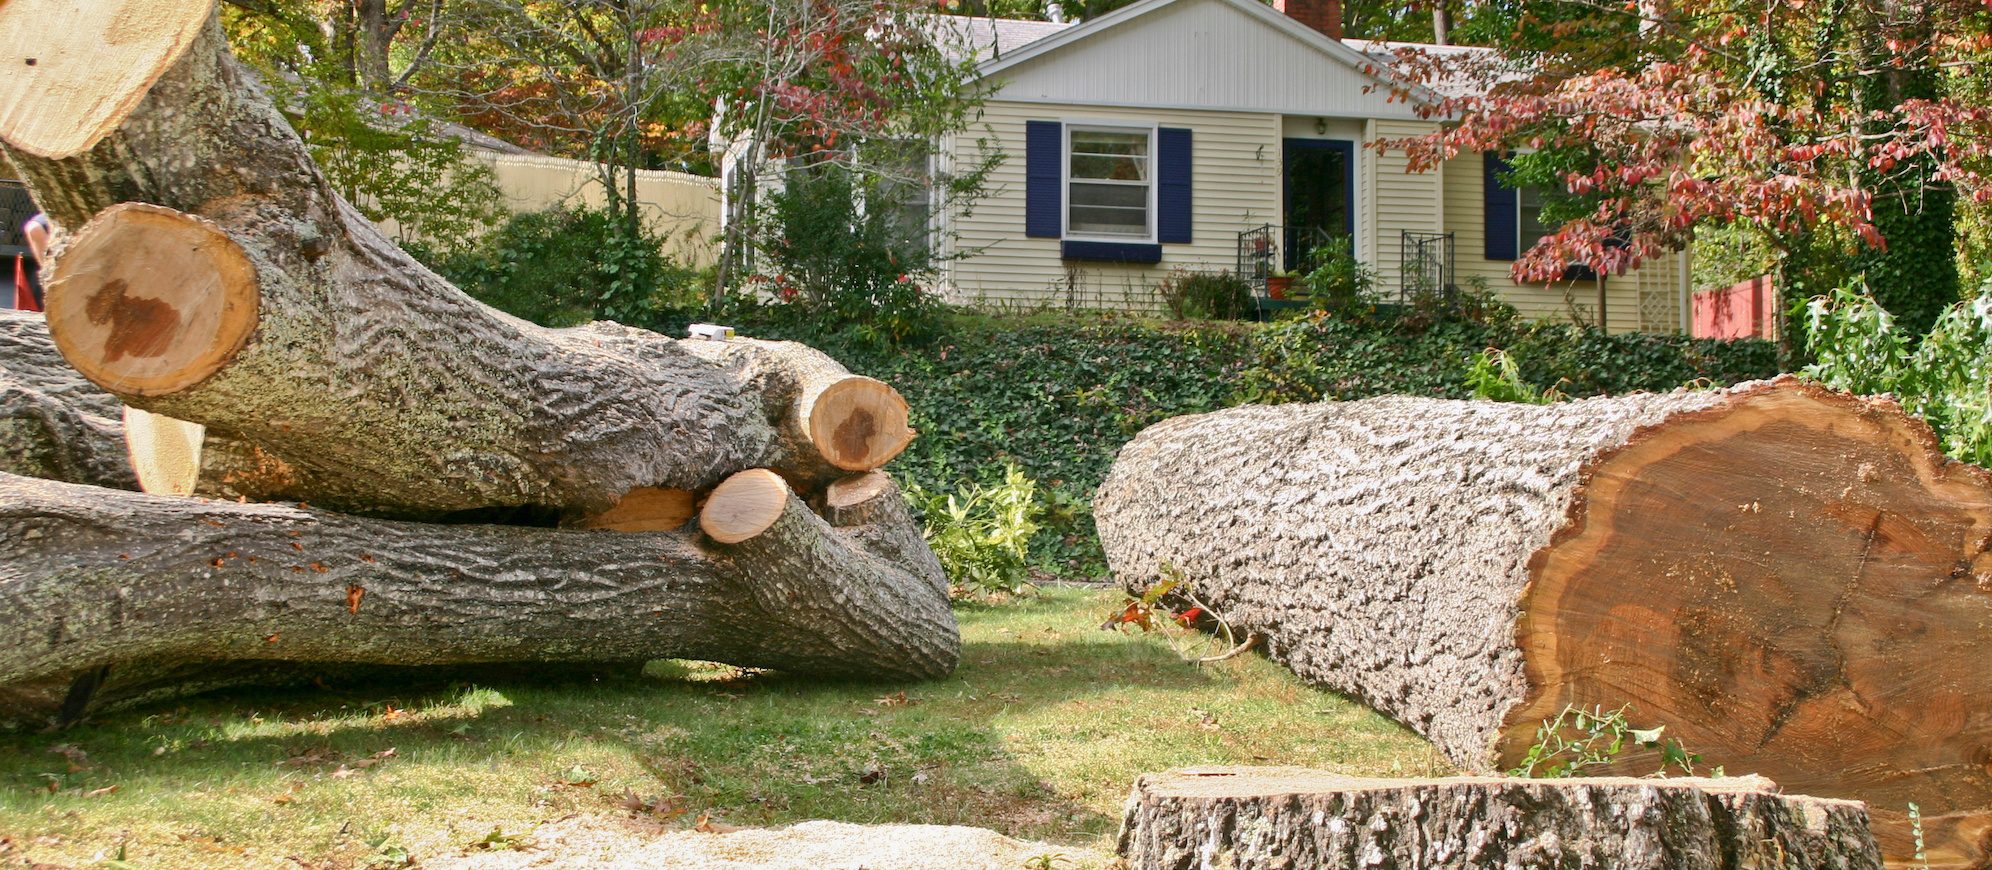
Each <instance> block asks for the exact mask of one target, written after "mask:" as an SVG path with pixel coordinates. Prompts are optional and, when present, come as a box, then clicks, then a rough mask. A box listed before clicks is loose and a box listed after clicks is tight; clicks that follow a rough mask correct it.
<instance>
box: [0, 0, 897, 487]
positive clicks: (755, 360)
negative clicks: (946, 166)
mask: <svg viewBox="0 0 1992 870" xmlns="http://www.w3.org/2000/svg"><path fill="white" fill-rule="evenodd" d="M126 5H127V6H128V5H130V4H126ZM55 7H60V8H61V9H64V10H66V9H68V7H69V4H65V3H60V2H53V0H12V2H9V3H7V4H5V5H4V6H0V31H4V32H22V31H23V30H35V29H38V28H34V27H31V26H29V25H28V24H27V23H26V22H31V21H34V20H37V19H38V17H47V16H48V15H49V13H50V12H51V10H52V9H55ZM151 7H156V8H151V13H150V14H153V15H154V17H157V18H159V19H160V20H159V21H155V22H150V24H149V26H156V28H155V29H156V33H157V34H165V35H166V36H160V38H157V39H150V40H141V41H137V42H133V41H131V40H123V41H120V40H118V39H111V38H109V35H111V34H114V33H118V32H122V31H123V30H124V29H129V26H128V24H127V23H126V22H127V20H128V18H129V15H128V14H127V12H128V10H126V11H123V12H119V13H117V14H99V12H100V11H101V10H95V9H93V10H92V11H90V12H88V13H87V14H82V15H78V16H74V17H73V22H72V23H73V25H74V26H73V27H66V28H65V33H66V34H67V35H66V36H65V44H66V45H72V44H73V45H74V46H76V48H75V50H73V51H54V50H51V51H48V52H43V59H42V60H41V62H38V63H37V64H35V65H34V66H32V67H27V68H23V69H22V70H17V71H16V74H14V75H10V76H9V77H8V78H7V79H5V80H3V81H0V141H4V143H5V148H6V151H7V156H8V157H9V158H10V159H11V160H12V161H13V162H14V164H15V165H16V166H17V167H18V168H19V170H20V172H21V174H22V176H23V179H24V180H25V181H26V182H27V184H28V186H29V188H30V190H31V191H32V192H33V194H34V195H35V197H36V200H37V201H38V202H39V203H41V205H42V207H43V208H44V209H46V210H47V211H48V212H49V213H50V214H51V216H53V217H54V218H55V219H56V220H57V221H58V223H60V224H61V225H62V226H63V228H64V230H65V232H64V233H63V234H62V236H61V238H60V239H59V241H58V243H57V245H56V248H55V257H54V258H55V264H54V266H53V268H52V270H51V274H50V278H49V282H48V308H49V322H50V324H51V330H52V333H53V335H54V337H55V340H56V342H57V344H58V345H59V346H60V347H61V349H62V352H63V355H64V356H65V357H67V358H68V360H69V361H70V362H71V363H72V364H73V365H74V366H75V367H76V368H77V370H79V371H81V372H82V373H83V374H84V375H86V376H87V377H89V378H90V379H91V380H92V381H94V382H96V383H98V384H100V385H102V386H103V387H104V388H105V389H107V390H109V391H111V392H113V393H115V394H116V395H118V396H119V398H121V399H123V400H124V401H125V402H126V403H127V404H130V405H132V406H133V407H137V408H142V409H145V410H148V411H154V412H157V413H160V414H163V415H165V416H168V417H172V418H176V419H181V420H187V421H191V422H194V423H199V424H203V425H205V426H207V427H208V428H209V429H210V430H211V431H212V432H213V433H214V434H216V435H217V436H220V437H223V438H227V439H233V440H237V441H242V442H246V443H248V444H252V445H254V446H255V447H256V448H258V449H260V450H261V451H263V452H264V453H265V454H267V455H268V457H270V458H271V459H273V460H275V461H277V462H280V463H282V464H283V465H284V466H285V467H287V468H288V469H289V471H290V473H289V474H288V475H284V476H280V477H273V478H271V480H272V481H281V482H282V483H283V484H284V485H283V486H282V487H281V488H278V489H272V490H267V491H262V492H258V493H255V494H253V495H251V494H249V493H244V494H245V495H251V497H257V496H260V497H264V498H279V497H281V498H289V499H303V500H307V501H310V502H311V503H314V504H323V505H327V506H336V507H340V508H342V509H346V510H351V511H356V512H365V513H371V514H377V515H382V516H396V517H410V518H414V517H428V516H435V515H441V514H448V513H451V512H456V511H469V510H479V509H485V508H492V507H518V506H531V507H534V508H538V509H542V510H546V511H550V512H556V513H561V514H566V515H569V516H570V517H573V516H578V517H581V518H584V519H585V517H587V516H590V515H594V514H599V513H602V512H604V511H607V510H609V509H610V508H611V507H612V506H614V505H615V504H616V503H617V502H618V501H620V500H621V498H622V497H623V496H624V495H625V494H626V493H629V492H631V491H632V490H635V489H638V488H643V487H656V488H670V489H684V490H701V489H707V488H710V487H712V486H713V485H715V484H717V483H718V482H719V481H720V480H722V479H724V478H725V477H726V476H727V475H730V474H732V473H734V472H736V471H739V470H742V469H746V468H754V467H768V468H774V469H777V470H779V471H781V472H782V473H784V475H785V476H787V477H788V478H789V479H790V480H791V481H792V482H794V483H796V484H797V485H798V486H799V487H801V488H803V489H804V490H808V489H812V488H814V487H816V486H818V485H821V484H824V483H827V482H829V481H830V480H832V479H834V478H836V477H839V476H842V475H844V474H847V473H849V472H851V471H863V470H867V469H870V468H875V467H877V466H878V465H880V464H882V463H884V462H885V461H886V460H888V459H890V458H891V457H892V456H893V455H896V454H897V453H898V452H899V451H900V450H901V449H903V448H904V447H905V445H906V443H907V441H908V440H909V439H910V438H911V437H912V432H911V430H910V429H908V428H907V427H906V414H905V410H906V408H905V403H904V402H903V401H902V400H900V398H899V396H898V395H897V393H895V392H894V391H893V390H892V389H891V388H890V387H889V386H886V385H884V384H881V383H879V382H877V381H875V380H872V379H869V378H863V377H860V376H856V375H852V374H851V373H850V372H848V371H845V370H844V369H843V368H842V367H841V366H839V365H837V364H836V363H835V362H834V361H831V360H829V359H828V358H827V357H824V356H823V355H822V354H820V353H817V352H816V351H813V350H811V349H809V348H807V347H804V346H802V345H797V344H792V343H786V342H757V341H751V340H736V341H727V342H681V341H673V340H670V339H665V338H663V337H661V336H657V335H654V334H652V333H647V332H643V331H641V330H634V329H628V328H624V327H620V326H616V325H614V324H591V325H589V326H585V327H579V328H575V329H568V330H550V329H543V328H540V327H537V326H534V325H532V324H528V323H525V322H523V321H520V320H518V319H516V318H512V317H509V316H506V315H504V314H501V313H499V312H497V311H494V310H492V309H490V308H489V307H487V306H485V305H483V304H481V303H478V302H476V301H475V300H473V299H471V298H470V297H468V296H466V295H464V294H463V293H461V292H460V291H458V290H457V289H456V288H454V287H452V286H450V285H449V284H448V283H447V282H445V281H443V280H442V279H440V278H438V277H437V276H436V275H434V274H433V273H431V272H430V271H429V270H427V269H425V268H423V267H422V266H421V265H420V264H418V263H416V262H415V261H414V260H412V259H410V258H409V257H408V256H406V255H405V254H403V253H402V252H401V251H400V250H399V249H398V248H396V247H395V246H394V245H393V243H392V242H390V241H389V240H388V239H386V238H385V237H384V236H382V235H381V234H380V233H379V232H378V231H377V230H376V229H375V228H374V227H373V225H372V224H371V223H370V222H368V221H367V220H366V219H365V218H364V217H363V216H361V215H360V214H359V213H358V212H357V211H355V210H354V209H353V208H352V207H351V206H349V205H347V204H346V203H344V202H343V201H341V200H340V199H339V197H338V196H337V195H336V193H335V192H334V191H333V190H332V189H331V187H330V185H329V184H327V183H326V181H325V179H324V178H323V176H322V175H321V174H320V173H319V172H318V170H317V169H316V167H315V166H314V165H313V164H312V162H311V158H310V156H309V154H308V153H307V151H306V149H305V147H304V145H303V143H302V142H301V141H299V140H298V138H297V136H296V135H295V134H294V133H292V132H291V130H290V128H289V126H288V125H287V124H286V123H285V121H284V119H283V118H282V116H281V115H280V114H279V113H278V112H277V111H276V109H275V108H274V107H273V106H271V104H270V103H269V101H268V100H267V99H266V98H265V97H264V96H263V95H262V93H261V91H260V90H259V89H258V87H257V86H256V84H255V83H254V77H253V74H252V73H250V72H249V71H248V70H246V69H245V68H244V67H243V66H242V65H241V64H240V63H238V62H237V61H236V60H235V59H234V58H233V57H232V56H230V55H229V54H228V51H227V47H226V42H225V40H224V38H223V36H222V33H221V29H220V25H219V23H218V19H217V18H215V17H214V15H213V11H212V9H211V7H210V5H209V4H179V3H169V2H163V0H161V2H157V3H154V4H151ZM149 8H150V7H149ZM119 9H123V7H119ZM93 30H94V31H97V32H96V33H95V35H94V36H93V35H92V32H93ZM168 36H170V38H167V37H168ZM105 45H114V46H117V50H116V51H104V50H99V49H93V48H90V47H91V46H105ZM120 65H121V66H120ZM107 67H117V68H118V69H117V71H116V72H117V74H115V75H113V74H111V72H107V71H106V70H107ZM79 93H82V94H87V95H89V96H90V99H83V98H80V97H79V96H78V94H79ZM52 94H53V95H60V99H57V98H56V97H52V96H50V95H52ZM79 113H80V114H79ZM49 115H56V116H59V117H64V118H66V120H64V121H62V122H60V123H57V122H53V121H49V120H48V116H49ZM135 203H147V204H148V205H136V204H135Z"/></svg>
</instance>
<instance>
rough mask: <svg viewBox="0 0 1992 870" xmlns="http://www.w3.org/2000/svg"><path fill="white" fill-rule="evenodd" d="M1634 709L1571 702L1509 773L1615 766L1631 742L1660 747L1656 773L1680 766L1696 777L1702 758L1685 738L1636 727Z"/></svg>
mask: <svg viewBox="0 0 1992 870" xmlns="http://www.w3.org/2000/svg"><path fill="white" fill-rule="evenodd" d="M1630 710H1632V705H1631V704H1625V705H1623V706H1620V707H1619V708H1618V709H1616V710H1606V709H1604V707H1602V706H1594V707H1592V708H1591V709H1589V710H1586V709H1584V708H1582V707H1578V706H1575V705H1568V706H1565V707H1564V708H1563V710H1562V712H1559V713H1557V714H1556V717H1555V718H1552V719H1545V720H1543V723H1542V725H1541V726H1539V727H1537V728H1536V742H1535V743H1534V745H1531V746H1530V747H1529V750H1528V754H1527V755H1525V756H1523V758H1522V763H1521V764H1520V765H1517V766H1516V767H1515V768H1514V769H1512V770H1509V771H1508V775H1509V776H1529V777H1564V776H1579V775H1581V774H1580V773H1579V772H1580V771H1582V770H1584V769H1585V768H1587V767H1602V766H1609V765H1611V764H1613V763H1615V762H1616V761H1617V760H1618V756H1619V753H1621V752H1624V751H1625V750H1626V749H1627V748H1628V744H1630V745H1635V746H1642V747H1645V748H1647V749H1657V750H1659V752H1660V769H1659V770H1657V771H1654V772H1653V773H1652V774H1651V775H1652V776H1666V775H1667V771H1668V769H1669V768H1679V769H1680V770H1681V774H1682V775H1683V776H1694V775H1695V765H1696V764H1698V763H1700V762H1701V760H1702V758H1701V756H1700V755H1696V754H1694V753H1691V752H1689V751H1687V749H1685V748H1683V747H1682V746H1681V742H1680V741H1679V740H1676V739H1674V738H1672V737H1667V738H1664V739H1663V738H1662V737H1661V734H1662V732H1664V731H1666V730H1667V726H1665V725H1662V726H1660V727H1658V728H1645V729H1641V728H1634V727H1632V723H1631V722H1630V721H1628V720H1627V719H1626V713H1627V712H1628V711H1630ZM1710 775H1711V776H1718V777H1719V776H1722V775H1723V772H1722V768H1720V767H1717V768H1715V769H1714V770H1713V771H1711V773H1710Z"/></svg>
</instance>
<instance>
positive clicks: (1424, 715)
mask: <svg viewBox="0 0 1992 870" xmlns="http://www.w3.org/2000/svg"><path fill="white" fill-rule="evenodd" d="M1094 510H1095V513H1096V516H1097V518H1098V522H1099V528H1100V536H1101V540H1102V543H1103V544H1104V546H1105V549H1106V552H1107V556H1108V559H1109V561H1110V563H1111V565H1112V567H1113V569H1114V571H1115V573H1116V574H1117V575H1118V577H1119V578H1120V579H1121V581H1122V582H1123V583H1125V584H1128V585H1130V586H1131V587H1135V588H1145V587H1146V586H1148V585H1149V584H1152V583H1154V582H1156V581H1157V580H1158V579H1159V578H1161V577H1163V576H1165V575H1180V576H1182V577H1183V578H1185V579H1186V580H1187V581H1188V582H1190V583H1191V584H1193V587H1194V588H1195V590H1196V591H1197V593H1198V595H1199V596H1201V597H1202V598H1203V599H1204V600H1205V601H1207V602H1209V603H1210V604H1212V605H1213V606H1214V607H1215V608H1216V610H1217V611H1218V612H1220V613H1222V614H1224V616H1225V617H1227V618H1228V619H1229V620H1230V622H1231V624H1232V626H1233V628H1234V629H1237V630H1240V631H1252V632H1257V633H1258V634H1260V635H1261V636H1263V638H1264V640H1265V648H1266V649H1267V651H1268V652H1269V654H1270V655H1272V656H1273V657H1274V658H1275V659H1277V660H1279V661H1281V662H1283V663H1285V664H1286V665H1287V666H1289V667H1291V668H1292V669H1293V670H1294V671H1295V672H1296V673H1298V674H1300V675H1301V676H1302V677H1304V678H1306V679H1307V680H1309V681H1311V682H1314V683H1317V684H1320V685H1323V686H1326V687H1329V688H1332V689H1335V690H1337V691H1341V692H1344V693H1347V694H1349V695H1351V696H1353V697H1355V698H1357V699H1359V700H1361V701H1362V702H1363V703H1365V704H1368V705H1370V706H1371V707H1374V708H1375V709H1377V710H1379V711H1381V712H1383V713H1385V714H1387V715H1389V716H1391V717H1393V718H1395V719H1397V720H1398V721H1400V722H1403V723H1405V724H1406V725H1407V726H1409V727H1411V728H1412V729H1414V730H1416V731H1417V732H1418V733H1420V734H1423V735H1425V736H1426V737H1428V738H1429V739H1431V740H1432V742H1433V743H1434V744H1436V745H1437V746H1438V748H1439V749H1440V750H1441V751H1442V752H1443V753H1444V754H1445V755H1446V756H1447V757H1448V758H1450V759H1451V760H1452V761H1454V762H1455V763H1457V764H1459V765H1460V766H1462V767H1464V768H1466V769H1468V770H1470V771H1475V772H1491V771H1497V770H1503V769H1507V768H1509V767H1512V766H1515V765H1516V764H1517V763H1518V762H1519V761H1520V760H1521V759H1522V757H1523V756H1524V755H1525V753H1526V751H1527V749H1528V748H1529V746H1530V745H1531V744H1532V743H1534V742H1535V740H1536V729H1537V727H1538V725H1539V724H1540V723H1542V722H1543V721H1544V720H1546V719H1549V718H1551V717H1554V716H1556V715H1557V713H1558V712H1559V711H1561V710H1563V709H1564V708H1565V707H1566V705H1574V706H1578V707H1583V708H1589V707H1592V706H1602V707H1604V708H1605V709H1608V710H1609V709H1614V708H1617V707H1618V706H1620V705H1621V704H1625V703H1628V702H1629V703H1631V704H1632V705H1633V707H1634V709H1633V711H1632V713H1631V714H1630V715H1631V716H1632V718H1633V719H1634V721H1635V724H1641V725H1644V726H1648V727H1650V726H1655V725H1662V724H1664V725H1665V726H1666V728H1667V731H1666V735H1667V736H1668V737H1672V738H1677V739H1679V741H1680V742H1681V743H1682V744H1683V745H1685V746H1686V747H1687V748H1689V749H1690V750H1692V751H1695V752H1699V753H1701V754H1702V755H1703V756H1704V757H1705V759H1706V761H1705V763H1706V764H1708V765H1722V766H1724V767H1725V768H1726V769H1727V770H1728V771H1729V772H1731V773H1759V774H1763V775H1765V776H1769V777H1771V778H1773V779H1775V780H1777V781H1778V782H1780V783H1783V784H1784V785H1785V786H1786V787H1788V788H1791V789H1794V790H1797V791H1802V792H1804V793H1807V794H1814V795H1821V796H1826V797H1842V798H1854V799H1859V800H1863V801H1866V802H1867V803H1868V805H1869V806H1870V807H1871V808H1872V810H1873V813H1874V816H1875V820H1876V823H1877V831H1878V833H1879V835H1880V837H1881V839H1882V845H1883V848H1884V850H1885V851H1886V852H1887V853H1888V854H1889V855H1890V857H1891V858H1892V859H1895V858H1905V857H1906V856H1907V855H1908V854H1909V853H1910V852H1911V851H1912V850H1913V846H1912V845H1911V844H1910V838H1909V833H1910V831H1909V825H1908V824H1907V819H1906V817H1905V815H1904V813H1905V812H1906V811H1907V809H1908V805H1909V804H1910V803H1912V802H1913V803H1916V804H1918V805H1920V807H1921V811H1922V813H1923V822H1922V824H1923V828H1924V833H1925V836H1926V838H1927V840H1928V842H1929V848H1928V851H1929V854H1930V856H1931V862H1932V865H1933V866H1948V867H1987V866H1992V680H1988V678H1987V677H1986V675H1987V674H1992V630H1988V627H1992V556H1988V555H1987V546H1988V540H1989V539H1992V477H1989V476H1988V475H1987V473H1986V472H1985V471H1984V470H1983V469H1979V468H1976V467H1973V466H1967V465H1962V464H1958V463H1954V462H1950V461H1948V460H1946V459H1945V458H1944V457H1943V455H1942V454H1941V453H1940V452H1939V451H1938V449H1937V445H1936V442H1935V439H1934V438H1933V437H1932V436H1931V434H1930V432H1929V430H1928V428H1927V427H1925V426H1923V425H1922V424H1920V423H1917V422H1915V421H1912V420H1910V419H1908V418H1907V417H1905V416H1904V415H1903V414H1902V413H1901V412H1900V410H1899V409H1898V408H1896V407H1895V405H1894V404H1893V403H1890V402H1887V401H1882V400H1866V399H1859V398H1855V397H1850V396H1846V395H1842V394H1836V393H1833V392H1830V391H1828V390H1825V389H1823V388H1820V387H1818V386H1816V385H1810V384H1804V383H1800V382H1798V381H1796V380H1794V379H1790V378H1783V379H1780V380H1778V381H1773V382H1759V383H1754V384H1748V385H1743V386H1740V387H1737V388H1734V389H1731V390H1727V391H1711V392H1678V393H1672V394H1667V395H1632V396H1623V397H1615V398H1601V399H1589V400H1584V401H1578V402H1569V403H1562V404H1554V405H1542V406H1537V405H1520V404H1502V403H1492V402H1457V401H1445V400H1435V399H1417V398H1409V397H1388V398H1381V399H1372V400H1367V401H1361V402H1348V403H1327V404H1319V405H1286V406H1279V407H1247V408H1238V409H1233V410H1229V411H1222V412H1218V413H1215V414H1207V415H1202V416H1196V417H1181V418H1177V419H1174V420H1169V421H1165V422H1163V423H1160V424H1157V425H1156V426H1153V427H1150V428H1149V429H1148V430H1146V431H1144V432H1143V433H1141V434H1140V435H1139V436H1138V437H1137V438H1136V439H1135V440H1134V441H1133V442H1132V443H1130V444H1129V445H1128V446H1127V447H1126V448H1124V449H1123V450H1122V451H1121V454H1120V456H1119V458H1118V460H1117V461H1116V463H1115V465H1114V469H1113V471H1112V473H1111V474H1110V475H1109V477H1108V479H1107V481H1106V483H1105V484H1104V485H1103V486H1102V487H1101V489H1100V492H1099V495H1098V497H1097V498H1096V500H1095V503H1094ZM1656 767H1658V764H1657V762H1656V761H1654V759H1653V757H1652V755H1651V754H1650V753H1649V754H1644V755H1637V754H1632V753H1629V754H1628V760H1627V761H1626V762H1625V766H1624V767H1622V768H1621V769H1631V770H1634V771H1636V772H1639V773H1645V772H1649V771H1651V770H1653V769H1655V768H1656Z"/></svg>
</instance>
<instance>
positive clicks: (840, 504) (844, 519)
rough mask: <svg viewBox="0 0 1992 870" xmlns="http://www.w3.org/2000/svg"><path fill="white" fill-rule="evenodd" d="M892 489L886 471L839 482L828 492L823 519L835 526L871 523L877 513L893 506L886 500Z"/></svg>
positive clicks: (860, 475)
mask: <svg viewBox="0 0 1992 870" xmlns="http://www.w3.org/2000/svg"><path fill="white" fill-rule="evenodd" d="M892 489H893V485H892V478H891V477H888V476H886V473H885V472H883V471H868V472H865V473H864V474H853V475H851V476H849V477H842V478H838V479H837V480H835V481H833V482H831V484H830V485H829V486H828V487H825V488H824V491H823V515H824V517H825V518H826V519H828V520H829V521H830V524H831V525H833V526H854V525H858V524H860V523H866V522H870V521H871V519H870V518H871V515H872V513H873V512H874V511H877V510H880V509H881V508H883V507H884V506H886V505H889V504H891V503H892V502H891V500H890V499H887V498H885V497H884V496H885V494H886V492H887V491H888V490H892Z"/></svg>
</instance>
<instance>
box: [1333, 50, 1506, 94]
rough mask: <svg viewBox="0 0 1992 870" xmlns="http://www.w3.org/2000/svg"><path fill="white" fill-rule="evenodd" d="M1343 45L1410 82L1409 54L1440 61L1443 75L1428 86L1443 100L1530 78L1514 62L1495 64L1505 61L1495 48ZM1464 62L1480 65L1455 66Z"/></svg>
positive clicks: (1480, 92) (1482, 91)
mask: <svg viewBox="0 0 1992 870" xmlns="http://www.w3.org/2000/svg"><path fill="white" fill-rule="evenodd" d="M1342 44H1343V45H1346V46H1348V47H1350V48H1353V49H1355V50H1357V51H1360V52H1362V53H1363V54H1364V55H1365V56H1367V57H1369V58H1370V59H1371V60H1373V61H1375V62H1376V63H1380V64H1383V65H1384V66H1386V67H1388V68H1390V69H1391V70H1393V71H1395V72H1397V73H1399V74H1400V75H1402V76H1404V77H1406V78H1410V77H1411V74H1410V68H1409V67H1410V65H1409V64H1407V63H1406V61H1405V59H1404V57H1403V54H1404V53H1405V52H1407V51H1415V52H1418V53H1420V54H1424V55H1428V56H1430V57H1432V58H1434V59H1436V60H1437V61H1438V62H1439V63H1440V65H1441V70H1442V71H1441V72H1440V75H1439V77H1438V78H1437V79H1436V80H1433V81H1429V82H1426V83H1425V84H1426V87H1428V88H1429V89H1430V90H1431V92H1433V93H1435V94H1437V95H1439V96H1443V97H1465V96H1472V95H1474V94H1484V93H1486V92H1487V90H1488V88H1490V87H1492V86H1493V85H1495V84H1499V83H1501V82H1505V81H1516V80H1520V79H1525V78H1528V73H1527V71H1526V70H1524V69H1522V68H1521V67H1520V66H1519V65H1517V64H1515V63H1513V62H1512V61H1511V62H1509V63H1507V64H1501V65H1496V64H1495V63H1493V62H1494V61H1498V60H1500V59H1501V53H1500V51H1498V50H1496V49H1492V48H1482V47H1479V46H1472V45H1433V44H1431V43H1428V42H1388V41H1385V40H1379V39H1344V40H1342ZM1463 60H1472V61H1476V62H1478V63H1477V64H1471V65H1467V66H1461V65H1459V64H1457V63H1455V62H1456V61H1463ZM1469 66H1470V67H1471V69H1469V68H1468V67H1469Z"/></svg>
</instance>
